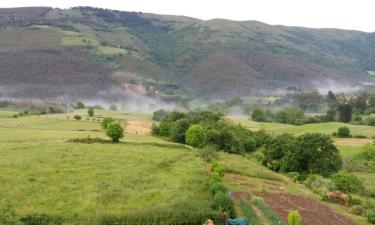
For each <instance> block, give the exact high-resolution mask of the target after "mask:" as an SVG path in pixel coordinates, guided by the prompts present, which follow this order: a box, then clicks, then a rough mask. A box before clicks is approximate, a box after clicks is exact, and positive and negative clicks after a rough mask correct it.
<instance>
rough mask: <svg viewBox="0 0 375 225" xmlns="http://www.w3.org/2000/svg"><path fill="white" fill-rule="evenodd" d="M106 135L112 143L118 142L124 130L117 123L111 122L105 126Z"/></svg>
mask: <svg viewBox="0 0 375 225" xmlns="http://www.w3.org/2000/svg"><path fill="white" fill-rule="evenodd" d="M106 135H107V136H108V137H110V138H111V140H112V142H119V141H120V139H122V138H123V137H124V129H123V128H122V126H121V124H120V123H118V122H112V123H109V124H108V125H107V129H106Z"/></svg>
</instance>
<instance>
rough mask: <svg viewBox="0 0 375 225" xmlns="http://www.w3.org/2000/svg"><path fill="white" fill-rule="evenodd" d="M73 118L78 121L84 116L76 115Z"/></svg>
mask: <svg viewBox="0 0 375 225" xmlns="http://www.w3.org/2000/svg"><path fill="white" fill-rule="evenodd" d="M73 118H74V119H75V120H77V121H78V120H81V119H82V116H80V115H74V116H73Z"/></svg>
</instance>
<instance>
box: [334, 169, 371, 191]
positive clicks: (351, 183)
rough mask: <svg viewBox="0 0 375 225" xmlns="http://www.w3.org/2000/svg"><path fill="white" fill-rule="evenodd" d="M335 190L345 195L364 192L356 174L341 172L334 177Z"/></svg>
mask: <svg viewBox="0 0 375 225" xmlns="http://www.w3.org/2000/svg"><path fill="white" fill-rule="evenodd" d="M332 182H333V184H334V186H335V188H336V189H337V190H339V191H342V192H344V193H361V192H362V191H363V190H364V186H363V183H362V181H361V180H360V179H359V178H358V177H357V176H355V175H354V174H350V173H346V172H344V171H340V172H339V173H336V174H334V175H333V176H332Z"/></svg>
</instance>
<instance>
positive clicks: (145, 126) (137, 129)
mask: <svg viewBox="0 0 375 225" xmlns="http://www.w3.org/2000/svg"><path fill="white" fill-rule="evenodd" d="M151 126H152V124H151V123H150V122H145V121H128V122H127V124H126V127H125V132H127V133H131V134H149V133H150V132H151Z"/></svg>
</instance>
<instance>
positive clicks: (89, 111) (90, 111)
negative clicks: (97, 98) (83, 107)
mask: <svg viewBox="0 0 375 225" xmlns="http://www.w3.org/2000/svg"><path fill="white" fill-rule="evenodd" d="M87 114H88V115H89V117H93V116H94V108H93V107H90V108H89V109H88V110H87Z"/></svg>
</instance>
